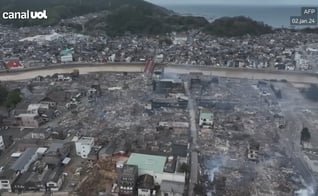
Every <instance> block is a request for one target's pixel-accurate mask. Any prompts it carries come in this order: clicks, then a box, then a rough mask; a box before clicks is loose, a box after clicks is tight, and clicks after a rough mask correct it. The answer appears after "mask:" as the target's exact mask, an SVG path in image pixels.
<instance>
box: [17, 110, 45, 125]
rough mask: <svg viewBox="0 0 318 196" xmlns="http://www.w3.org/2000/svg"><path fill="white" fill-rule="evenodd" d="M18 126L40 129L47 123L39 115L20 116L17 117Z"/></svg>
mask: <svg viewBox="0 0 318 196" xmlns="http://www.w3.org/2000/svg"><path fill="white" fill-rule="evenodd" d="M15 119H16V121H17V124H18V126H20V127H24V128H38V127H39V126H40V125H41V124H43V123H44V122H45V121H44V119H43V118H41V117H40V116H39V115H38V114H29V113H27V114H19V115H18V116H16V117H15Z"/></svg>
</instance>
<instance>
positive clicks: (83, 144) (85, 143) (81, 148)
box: [75, 137, 94, 159]
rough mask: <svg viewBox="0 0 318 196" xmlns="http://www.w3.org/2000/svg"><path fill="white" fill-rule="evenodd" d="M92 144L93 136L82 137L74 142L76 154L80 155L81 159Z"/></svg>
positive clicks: (85, 156) (87, 152)
mask: <svg viewBox="0 0 318 196" xmlns="http://www.w3.org/2000/svg"><path fill="white" fill-rule="evenodd" d="M93 146H94V138H93V137H82V138H81V139H79V140H78V141H77V142H75V148H76V154H77V155H78V156H81V157H82V158H83V159H86V158H87V156H88V154H89V152H90V151H91V149H92V147H93Z"/></svg>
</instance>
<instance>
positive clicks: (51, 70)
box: [0, 64, 144, 81]
mask: <svg viewBox="0 0 318 196" xmlns="http://www.w3.org/2000/svg"><path fill="white" fill-rule="evenodd" d="M74 69H78V70H79V72H80V74H88V73H94V72H143V69H144V65H141V64H140V65H137V64H132V65H107V64H106V65H85V66H83V65H71V66H68V65H65V66H60V67H44V68H41V69H34V70H21V71H17V72H9V73H7V72H3V73H0V80H2V81H13V80H28V79H32V78H35V77H37V76H44V77H45V76H48V75H53V74H55V73H71V72H73V70H74Z"/></svg>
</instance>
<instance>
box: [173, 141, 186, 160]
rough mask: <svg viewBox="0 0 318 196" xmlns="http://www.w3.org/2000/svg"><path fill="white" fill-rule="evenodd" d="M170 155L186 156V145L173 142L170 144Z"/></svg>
mask: <svg viewBox="0 0 318 196" xmlns="http://www.w3.org/2000/svg"><path fill="white" fill-rule="evenodd" d="M172 155H173V156H178V157H187V155H188V146H187V145H182V144H173V145H172Z"/></svg>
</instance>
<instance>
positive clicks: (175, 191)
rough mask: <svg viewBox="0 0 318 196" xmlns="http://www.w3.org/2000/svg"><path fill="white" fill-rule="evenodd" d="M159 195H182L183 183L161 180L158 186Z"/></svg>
mask: <svg viewBox="0 0 318 196" xmlns="http://www.w3.org/2000/svg"><path fill="white" fill-rule="evenodd" d="M160 191H161V196H183V193H184V183H183V182H174V181H167V180H163V181H162V183H161V186H160Z"/></svg>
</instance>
